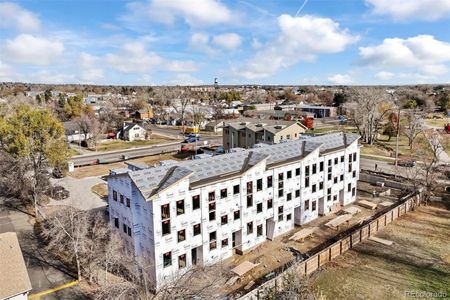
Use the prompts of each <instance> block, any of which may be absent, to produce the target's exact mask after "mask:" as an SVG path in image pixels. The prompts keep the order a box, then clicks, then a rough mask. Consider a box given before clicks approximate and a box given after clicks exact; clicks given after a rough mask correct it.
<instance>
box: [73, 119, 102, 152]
mask: <svg viewBox="0 0 450 300" xmlns="http://www.w3.org/2000/svg"><path fill="white" fill-rule="evenodd" d="M74 121H75V123H77V125H78V126H79V128H80V131H81V133H83V135H84V139H85V140H91V141H92V142H93V143H94V145H93V146H94V147H95V148H96V147H97V143H98V140H99V139H100V135H101V134H102V133H103V132H104V131H105V127H106V126H105V124H104V123H103V122H101V121H100V120H99V119H97V118H96V117H95V116H94V115H92V114H87V113H83V114H82V115H81V116H80V117H78V118H76V119H75V120H74Z"/></svg>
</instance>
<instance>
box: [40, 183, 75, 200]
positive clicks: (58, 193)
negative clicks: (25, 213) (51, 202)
mask: <svg viewBox="0 0 450 300" xmlns="http://www.w3.org/2000/svg"><path fill="white" fill-rule="evenodd" d="M46 194H47V196H49V197H50V198H53V199H55V200H64V199H67V198H68V197H69V195H70V193H69V191H68V190H66V189H65V188H64V187H62V186H59V185H57V186H53V187H51V188H49V189H48V190H47V193H46Z"/></svg>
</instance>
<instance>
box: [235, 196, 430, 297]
mask: <svg viewBox="0 0 450 300" xmlns="http://www.w3.org/2000/svg"><path fill="white" fill-rule="evenodd" d="M420 201H421V195H420V193H412V194H409V195H407V196H405V197H403V198H402V199H400V201H399V202H397V203H396V204H394V205H395V206H393V207H391V208H390V209H389V210H387V211H383V212H380V213H377V214H375V215H374V216H373V217H372V218H370V219H368V220H366V221H365V222H363V223H362V224H360V225H355V226H354V227H352V228H350V229H349V230H346V231H345V232H343V233H341V234H342V236H340V238H339V239H338V240H337V241H335V242H333V241H332V240H331V242H332V243H331V244H330V242H329V241H327V242H326V243H325V244H323V245H321V246H323V247H321V246H319V247H316V248H315V249H316V250H313V252H312V253H308V254H309V257H308V258H307V259H305V260H302V261H299V262H294V263H291V264H290V265H288V266H286V268H285V269H284V271H283V272H280V273H279V274H278V275H277V276H276V277H274V278H272V279H270V280H268V281H266V282H264V283H262V284H261V285H259V286H257V287H256V288H255V289H253V290H252V291H250V292H248V293H247V294H245V295H243V296H238V295H235V296H230V298H231V299H239V300H259V299H265V298H266V295H267V293H268V291H270V290H273V289H280V290H281V289H283V282H284V278H283V276H285V275H286V274H287V272H295V273H298V274H300V275H310V274H311V273H313V272H314V271H316V270H318V269H319V268H320V267H321V266H323V265H324V264H326V263H327V262H329V261H332V260H333V259H335V258H336V257H338V256H339V255H342V254H344V253H345V252H346V251H347V250H349V249H352V248H353V247H354V246H355V245H357V244H359V243H360V242H362V241H364V240H365V239H367V238H368V237H370V236H372V235H375V234H376V233H377V232H378V231H380V230H381V229H383V228H384V227H385V226H387V225H389V224H390V223H392V222H393V221H395V219H397V218H399V217H401V216H402V215H404V214H405V213H407V212H408V211H411V210H414V208H415V207H417V206H419V205H420Z"/></svg>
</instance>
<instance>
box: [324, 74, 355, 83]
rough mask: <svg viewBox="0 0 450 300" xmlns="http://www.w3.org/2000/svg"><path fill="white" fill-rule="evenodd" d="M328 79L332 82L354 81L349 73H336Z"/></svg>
mask: <svg viewBox="0 0 450 300" xmlns="http://www.w3.org/2000/svg"><path fill="white" fill-rule="evenodd" d="M328 81H329V82H330V83H332V84H337V85H343V84H350V83H352V82H353V79H352V78H351V77H350V75H348V74H335V75H333V76H330V77H328Z"/></svg>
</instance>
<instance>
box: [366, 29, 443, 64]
mask: <svg viewBox="0 0 450 300" xmlns="http://www.w3.org/2000/svg"><path fill="white" fill-rule="evenodd" d="M359 56H360V58H361V63H362V64H365V65H375V66H380V65H382V66H399V67H410V66H422V65H424V64H440V63H443V62H447V61H450V43H447V42H442V41H439V40H436V39H435V38H434V37H433V36H431V35H418V36H415V37H410V38H407V39H401V38H388V39H384V41H383V43H381V44H380V45H377V46H369V47H360V48H359Z"/></svg>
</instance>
